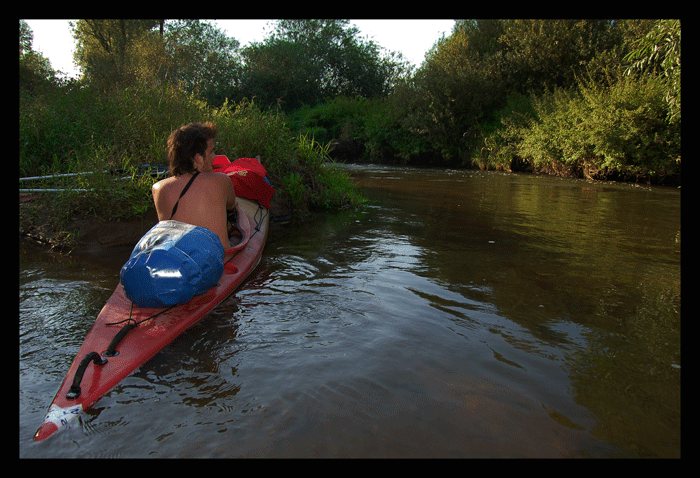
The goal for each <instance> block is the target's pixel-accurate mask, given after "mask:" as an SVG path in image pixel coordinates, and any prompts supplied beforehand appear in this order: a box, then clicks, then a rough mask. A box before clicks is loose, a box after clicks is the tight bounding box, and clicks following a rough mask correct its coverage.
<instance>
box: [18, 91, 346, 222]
mask: <svg viewBox="0 0 700 478" xmlns="http://www.w3.org/2000/svg"><path fill="white" fill-rule="evenodd" d="M195 121H214V122H215V123H216V124H217V127H218V130H219V134H218V136H217V140H216V151H215V152H216V153H218V154H225V155H227V156H228V157H229V158H230V159H231V160H233V159H236V158H239V157H256V156H260V157H261V161H262V163H263V165H264V166H265V167H266V168H267V170H268V178H269V180H270V182H271V183H272V186H273V187H274V188H275V189H276V190H278V192H279V195H278V197H282V198H285V197H286V198H290V199H291V206H292V208H293V209H294V210H296V211H298V212H305V211H307V210H308V209H310V208H313V207H327V206H329V205H332V206H333V207H342V206H343V205H345V204H349V203H351V202H355V203H357V202H358V201H357V199H356V198H355V196H354V193H353V191H351V190H350V185H349V183H344V182H343V179H342V173H340V172H337V171H335V170H330V169H326V168H325V167H324V166H323V165H324V162H325V161H326V160H327V158H328V156H327V153H328V151H327V149H328V147H322V146H320V144H319V143H317V142H316V141H315V140H313V138H308V137H307V136H302V137H296V136H295V135H294V134H293V133H292V132H291V131H290V130H289V129H288V128H287V127H286V125H285V122H284V119H283V118H282V117H281V116H280V115H277V114H272V113H267V112H263V111H261V110H260V109H259V108H258V107H257V106H256V105H255V104H254V103H253V102H249V101H243V102H241V103H238V104H235V105H233V104H228V103H225V104H224V105H223V106H221V107H220V108H212V107H210V106H209V105H207V104H206V103H205V102H202V101H201V100H198V99H196V98H195V97H193V96H191V95H188V94H185V93H182V92H180V91H177V90H174V89H171V88H169V87H145V86H142V87H133V88H128V89H124V90H122V91H113V92H110V93H104V92H101V91H99V90H96V89H94V88H90V87H81V86H80V85H78V84H73V85H69V86H67V87H60V88H55V89H46V90H44V91H42V92H41V93H38V94H30V93H22V94H21V95H20V176H35V175H48V174H56V173H73V172H85V171H89V172H97V174H87V175H78V176H72V177H70V178H66V179H63V180H61V183H60V184H59V186H60V187H62V188H69V189H76V188H77V189H88V190H90V191H89V192H79V193H77V192H76V193H65V194H62V195H61V196H60V198H59V200H56V197H53V198H51V197H48V195H44V197H43V200H41V201H38V202H40V203H42V205H41V206H42V207H48V208H52V207H54V206H55V207H58V205H59V204H60V208H61V212H60V213H57V216H60V217H63V218H67V217H69V216H70V215H72V214H78V215H80V214H82V215H97V216H99V217H100V218H102V219H107V220H109V219H113V218H114V217H129V216H135V215H139V214H141V213H142V212H144V211H145V210H147V209H148V208H151V207H152V200H151V194H150V186H151V184H152V181H151V182H149V181H148V180H147V179H141V180H137V181H120V182H117V183H115V182H114V181H113V179H114V178H113V177H109V174H106V173H105V174H103V173H102V171H108V170H115V169H121V170H123V171H127V172H128V171H135V168H137V167H138V166H139V165H142V164H149V163H151V164H152V163H167V158H166V140H167V137H168V135H169V134H170V133H171V132H172V130H173V129H175V128H177V127H178V126H180V125H182V124H186V123H190V122H195ZM129 174H131V173H129ZM45 186H47V185H46V184H45ZM48 186H54V187H57V186H56V184H49V185H48ZM20 187H21V188H22V187H26V183H25V184H22V185H20ZM32 187H41V186H36V185H32ZM339 187H346V188H348V191H347V192H338V191H336V189H337V188H339ZM286 188H290V190H289V191H285V189H286ZM329 191H336V192H334V193H333V194H331V196H329ZM331 197H333V198H334V199H333V200H330V199H329V198H331ZM340 198H342V199H340Z"/></svg>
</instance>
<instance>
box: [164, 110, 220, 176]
mask: <svg viewBox="0 0 700 478" xmlns="http://www.w3.org/2000/svg"><path fill="white" fill-rule="evenodd" d="M216 133H217V129H216V125H215V124H214V123H211V122H206V123H190V124H187V125H184V126H180V127H179V128H177V129H176V130H175V131H173V132H172V133H170V136H169V137H168V160H169V161H170V174H172V175H173V176H180V175H182V174H186V173H193V172H194V171H195V168H194V157H195V155H197V154H201V155H204V153H205V152H206V150H207V142H208V141H209V140H210V139H214V138H216Z"/></svg>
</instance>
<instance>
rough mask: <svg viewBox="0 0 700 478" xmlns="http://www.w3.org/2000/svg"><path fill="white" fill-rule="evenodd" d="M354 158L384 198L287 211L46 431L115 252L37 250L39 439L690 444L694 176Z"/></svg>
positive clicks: (249, 451)
mask: <svg viewBox="0 0 700 478" xmlns="http://www.w3.org/2000/svg"><path fill="white" fill-rule="evenodd" d="M350 172H351V175H352V177H353V179H354V180H355V181H356V182H357V184H358V185H359V186H360V187H361V188H362V190H363V191H364V192H365V194H366V195H367V196H368V197H369V200H370V201H369V205H368V206H367V207H366V208H365V209H363V210H358V211H343V212H341V213H338V214H330V215H318V216H316V217H314V218H313V219H312V220H311V221H309V222H308V223H305V224H304V225H300V226H294V225H286V226H285V225H276V227H275V228H273V231H272V233H271V236H270V239H269V241H268V245H267V248H266V252H265V256H264V259H263V261H262V263H261V264H260V266H259V268H258V269H257V271H256V273H255V274H254V276H253V277H251V278H250V280H249V281H248V283H247V284H246V285H245V286H244V287H243V288H242V289H240V290H239V291H238V292H236V294H235V295H233V296H231V297H230V298H229V299H228V300H227V301H226V302H225V303H224V304H222V306H221V307H219V308H217V309H216V311H215V312H214V313H213V314H211V315H210V316H209V317H208V318H207V320H205V321H203V322H201V323H200V324H198V325H197V326H196V327H194V328H192V329H190V330H188V331H187V333H185V334H184V335H183V336H182V337H181V338H180V339H178V340H177V341H176V342H174V343H173V344H172V345H171V346H170V347H168V348H167V349H166V350H164V351H163V352H162V353H161V354H159V355H158V356H157V357H155V358H154V359H153V360H152V361H151V362H149V363H148V364H146V365H145V366H144V367H142V368H141V370H139V371H138V372H137V373H135V374H134V375H132V376H131V377H129V378H128V379H127V380H125V381H124V382H123V383H122V384H121V385H120V386H118V387H117V388H115V389H114V390H113V391H112V392H111V393H110V394H108V395H107V396H106V397H105V398H104V399H102V400H101V401H100V402H98V406H97V407H96V409H95V410H93V411H91V412H89V413H86V414H84V417H83V419H82V425H81V426H80V427H76V428H73V429H70V430H66V433H65V434H62V435H60V436H57V437H56V440H54V441H53V443H52V444H48V443H46V444H39V445H38V446H37V445H34V444H31V443H29V442H28V440H31V438H30V437H31V433H33V431H34V429H35V428H36V424H37V423H38V422H39V421H40V420H41V418H42V417H43V414H44V413H45V410H46V408H45V407H46V405H47V403H48V402H49V401H50V399H51V397H52V396H53V393H55V390H56V389H57V388H58V385H59V384H60V380H62V378H63V374H64V373H65V369H66V368H67V366H68V364H69V363H70V360H71V359H72V354H73V353H75V350H76V349H77V347H78V346H79V343H80V341H81V340H82V335H84V331H85V330H87V328H88V327H89V325H90V324H91V321H92V320H94V315H96V311H98V310H99V308H100V307H101V305H102V303H103V302H104V300H106V298H107V297H108V296H109V293H111V289H112V288H113V287H114V279H113V277H112V276H113V275H114V268H113V267H111V266H112V265H111V264H109V267H108V266H107V265H104V266H98V265H94V264H93V263H92V262H89V263H86V262H85V261H84V260H77V261H73V262H71V261H70V260H69V262H68V264H60V265H59V266H56V265H54V264H53V263H52V262H48V263H47V262H46V261H44V262H42V259H41V257H43V256H42V254H39V253H36V252H34V251H32V252H30V253H29V254H26V253H25V256H24V259H22V257H23V256H22V254H23V252H22V250H21V251H20V257H21V259H20V454H21V456H28V457H29V456H76V455H77V456H127V457H135V456H138V457H141V456H144V457H145V456H148V457H189V456H196V457H205V456H206V457H233V456H266V457H272V456H274V457H307V456H313V457H326V456H330V457H424V456H425V457H520V456H524V457H562V456H563V457H620V456H626V457H640V456H659V457H679V456H680V195H679V194H678V192H677V191H673V190H664V189H654V190H643V189H640V188H635V187H633V186H629V185H616V184H603V183H586V182H583V181H568V180H558V179H553V178H544V177H538V176H528V175H505V174H498V173H483V172H453V171H425V170H414V169H398V168H396V169H394V168H373V167H359V168H351V169H350ZM21 249H22V248H21ZM126 254H127V256H128V251H127V253H126ZM115 260H116V259H115ZM110 268H111V270H110ZM50 291H54V292H53V295H51V299H52V300H51V302H50V304H48V303H46V302H44V301H43V299H44V298H45V296H46V294H49V293H51V292H50ZM81 334H82V335H81Z"/></svg>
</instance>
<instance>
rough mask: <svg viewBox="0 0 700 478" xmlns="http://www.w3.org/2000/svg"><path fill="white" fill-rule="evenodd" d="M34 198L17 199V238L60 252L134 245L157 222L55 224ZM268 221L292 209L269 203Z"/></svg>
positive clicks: (152, 217)
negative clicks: (18, 202) (18, 200)
mask: <svg viewBox="0 0 700 478" xmlns="http://www.w3.org/2000/svg"><path fill="white" fill-rule="evenodd" d="M36 199H38V198H36V197H24V198H20V205H19V236H20V239H21V240H28V241H31V242H34V243H37V244H40V245H42V246H45V247H47V248H49V249H52V250H56V251H59V252H63V253H72V252H75V253H86V254H94V253H98V252H99V253H102V252H104V251H109V250H111V249H114V248H120V247H129V246H134V245H136V243H137V242H138V241H139V239H141V237H142V236H143V235H144V234H145V233H146V232H147V231H148V230H149V229H150V228H151V227H153V226H154V225H155V224H156V223H157V222H158V216H157V215H156V211H155V209H153V208H151V209H149V210H148V211H146V212H144V213H143V214H140V215H138V216H135V217H132V218H128V219H123V218H117V219H115V220H114V221H108V220H106V219H104V218H98V217H96V216H81V215H79V214H75V215H73V217H71V218H70V219H68V220H66V221H58V220H57V219H56V217H55V215H53V214H52V213H51V211H50V208H45V207H42V205H41V203H40V202H39V201H35V200H36ZM271 206H272V207H271V209H270V218H271V221H272V222H281V221H284V220H286V219H288V218H290V217H291V215H292V209H291V207H290V205H289V204H287V203H286V202H284V201H283V200H282V201H280V200H276V199H274V198H273V200H272V201H271Z"/></svg>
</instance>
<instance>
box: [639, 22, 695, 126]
mask: <svg viewBox="0 0 700 478" xmlns="http://www.w3.org/2000/svg"><path fill="white" fill-rule="evenodd" d="M635 46H636V49H634V50H633V51H631V52H630V53H629V54H628V55H627V56H626V57H625V59H626V60H628V61H633V63H632V65H631V66H630V67H629V69H628V70H627V71H628V73H629V74H631V73H632V72H634V71H637V72H642V73H644V72H649V73H652V74H656V75H660V76H662V77H664V78H665V79H666V89H667V91H666V101H667V102H668V104H669V109H670V114H669V120H670V121H671V122H675V121H678V122H680V120H681V21H680V20H659V21H658V22H657V23H656V24H655V25H654V27H653V28H652V29H651V30H650V31H649V33H648V34H647V35H646V36H644V37H643V38H640V39H639V40H637V41H635Z"/></svg>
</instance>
